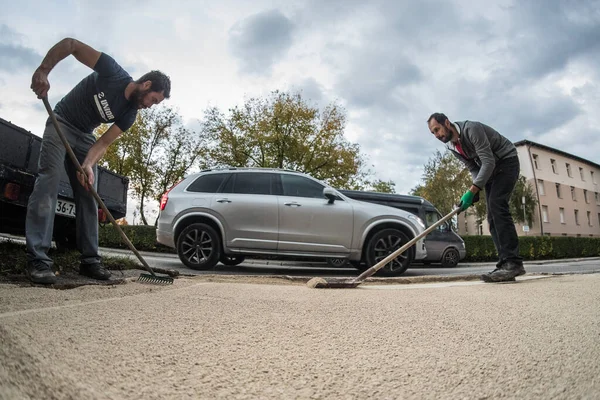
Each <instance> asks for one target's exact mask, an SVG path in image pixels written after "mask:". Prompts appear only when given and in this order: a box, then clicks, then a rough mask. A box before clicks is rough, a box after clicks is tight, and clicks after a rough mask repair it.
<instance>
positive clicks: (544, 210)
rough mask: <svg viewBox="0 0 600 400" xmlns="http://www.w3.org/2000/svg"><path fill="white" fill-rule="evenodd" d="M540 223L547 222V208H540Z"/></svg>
mask: <svg viewBox="0 0 600 400" xmlns="http://www.w3.org/2000/svg"><path fill="white" fill-rule="evenodd" d="M542 221H544V222H548V206H542Z"/></svg>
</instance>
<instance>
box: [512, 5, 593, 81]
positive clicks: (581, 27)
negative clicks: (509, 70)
mask: <svg viewBox="0 0 600 400" xmlns="http://www.w3.org/2000/svg"><path fill="white" fill-rule="evenodd" d="M599 5H600V4H599V3H598V2H597V1H596V0H593V1H569V2H565V1H560V0H548V1H530V2H521V3H519V5H518V7H513V8H511V10H510V20H511V28H510V31H509V37H510V45H509V46H508V49H507V50H508V51H509V52H510V54H511V56H512V58H513V60H514V62H515V63H516V66H515V70H516V71H517V72H520V73H521V74H522V75H525V76H526V77H541V76H544V75H547V74H549V73H551V72H554V71H559V70H561V69H563V68H564V67H565V66H566V65H567V64H568V63H569V62H570V61H572V60H574V59H576V58H578V57H581V56H586V55H593V54H596V55H597V54H598V52H599V51H600V7H599Z"/></svg>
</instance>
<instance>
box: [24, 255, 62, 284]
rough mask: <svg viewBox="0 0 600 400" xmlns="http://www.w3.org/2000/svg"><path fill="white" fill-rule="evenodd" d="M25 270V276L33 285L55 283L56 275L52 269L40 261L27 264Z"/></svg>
mask: <svg viewBox="0 0 600 400" xmlns="http://www.w3.org/2000/svg"><path fill="white" fill-rule="evenodd" d="M25 270H26V272H27V276H29V280H31V282H33V283H42V284H44V285H51V284H53V283H56V275H54V272H53V271H52V268H50V266H49V265H48V264H46V263H44V262H42V261H32V262H31V263H28V264H27V268H26V269H25Z"/></svg>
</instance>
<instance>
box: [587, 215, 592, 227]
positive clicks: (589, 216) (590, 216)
mask: <svg viewBox="0 0 600 400" xmlns="http://www.w3.org/2000/svg"><path fill="white" fill-rule="evenodd" d="M587 220H588V226H592V212H591V211H588V212H587Z"/></svg>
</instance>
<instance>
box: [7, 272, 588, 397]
mask: <svg viewBox="0 0 600 400" xmlns="http://www.w3.org/2000/svg"><path fill="white" fill-rule="evenodd" d="M270 283H271V284H259V283H256V282H251V283H244V281H243V279H240V280H238V281H235V280H230V281H228V282H212V281H210V280H207V279H187V278H183V279H177V280H176V281H175V284H174V285H172V286H164V287H161V286H148V285H142V284H139V283H133V282H130V283H127V284H122V285H115V286H108V287H106V286H96V287H90V286H83V287H79V288H75V289H70V290H54V289H47V288H39V287H23V286H16V285H6V284H5V285H0V399H11V400H12V399H29V398H32V399H41V398H44V399H53V398H55V399H198V398H202V399H214V398H225V399H257V398H260V399H296V398H298V399H326V398H327V399H331V398H335V399H367V398H374V399H398V398H418V399H421V398H424V399H446V398H447V399H457V398H468V399H486V398H489V399H497V398H528V399H532V398H539V399H552V398H556V399H571V398H572V399H581V398H589V399H593V398H598V393H600V362H599V360H600V275H598V274H591V275H567V276H560V277H545V278H541V279H531V280H523V281H520V282H518V283H515V284H479V283H477V282H462V283H461V282H446V283H443V284H430V285H429V286H428V284H420V285H385V286H377V285H369V286H361V287H359V288H356V289H347V290H336V289H309V288H307V287H306V286H304V285H301V284H277V282H276V281H273V282H270ZM273 283H275V284H273Z"/></svg>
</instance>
